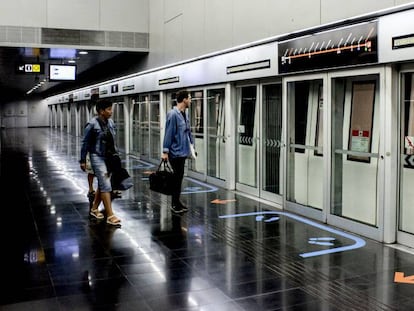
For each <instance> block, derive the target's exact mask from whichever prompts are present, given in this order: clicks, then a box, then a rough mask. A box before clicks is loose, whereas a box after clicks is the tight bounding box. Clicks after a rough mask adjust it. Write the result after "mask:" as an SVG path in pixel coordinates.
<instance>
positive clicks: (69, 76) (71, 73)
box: [49, 64, 76, 81]
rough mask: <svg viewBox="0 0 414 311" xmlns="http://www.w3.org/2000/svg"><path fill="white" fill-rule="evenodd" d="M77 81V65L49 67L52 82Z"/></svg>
mask: <svg viewBox="0 0 414 311" xmlns="http://www.w3.org/2000/svg"><path fill="white" fill-rule="evenodd" d="M75 79H76V65H53V64H50V65H49V80H50V81H73V80H75Z"/></svg>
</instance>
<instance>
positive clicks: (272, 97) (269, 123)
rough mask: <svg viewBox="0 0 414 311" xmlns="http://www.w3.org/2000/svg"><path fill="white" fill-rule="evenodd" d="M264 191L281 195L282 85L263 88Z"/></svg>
mask: <svg viewBox="0 0 414 311" xmlns="http://www.w3.org/2000/svg"><path fill="white" fill-rule="evenodd" d="M262 115H263V121H262V128H263V152H262V163H263V166H262V169H263V174H262V184H263V186H262V189H263V190H264V191H268V192H272V193H276V194H281V182H280V181H281V173H282V172H281V163H280V161H281V159H280V147H281V144H280V141H281V136H282V87H281V84H271V85H265V86H263V114H262Z"/></svg>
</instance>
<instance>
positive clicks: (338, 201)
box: [331, 76, 379, 225]
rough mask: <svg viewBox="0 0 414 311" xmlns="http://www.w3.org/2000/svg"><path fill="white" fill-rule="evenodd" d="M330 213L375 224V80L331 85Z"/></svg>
mask: <svg viewBox="0 0 414 311" xmlns="http://www.w3.org/2000/svg"><path fill="white" fill-rule="evenodd" d="M332 86H333V92H332V152H333V154H332V174H333V175H332V188H331V190H332V193H331V197H332V202H331V213H332V214H334V215H337V216H341V217H346V218H349V219H353V220H356V221H359V222H361V223H365V224H371V225H376V224H377V175H378V148H379V130H378V123H379V115H378V113H377V110H378V109H375V107H376V104H377V103H378V102H379V101H378V92H377V89H378V77H377V76H367V77H360V78H337V79H334V80H333V83H332Z"/></svg>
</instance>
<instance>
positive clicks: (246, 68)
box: [227, 59, 270, 74]
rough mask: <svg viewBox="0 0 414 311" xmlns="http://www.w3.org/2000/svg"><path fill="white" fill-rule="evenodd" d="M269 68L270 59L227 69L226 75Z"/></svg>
mask: <svg viewBox="0 0 414 311" xmlns="http://www.w3.org/2000/svg"><path fill="white" fill-rule="evenodd" d="M264 68H270V59H266V60H263V61H258V62H254V63H247V64H240V65H236V66H229V67H227V74H230V73H237V72H243V71H251V70H258V69H264Z"/></svg>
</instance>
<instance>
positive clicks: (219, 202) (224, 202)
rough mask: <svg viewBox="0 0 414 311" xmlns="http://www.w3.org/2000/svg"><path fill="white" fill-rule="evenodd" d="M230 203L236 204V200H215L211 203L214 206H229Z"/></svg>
mask: <svg viewBox="0 0 414 311" xmlns="http://www.w3.org/2000/svg"><path fill="white" fill-rule="evenodd" d="M229 202H236V200H233V199H231V200H220V199H215V200H213V201H211V203H213V204H227V203H229Z"/></svg>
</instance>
